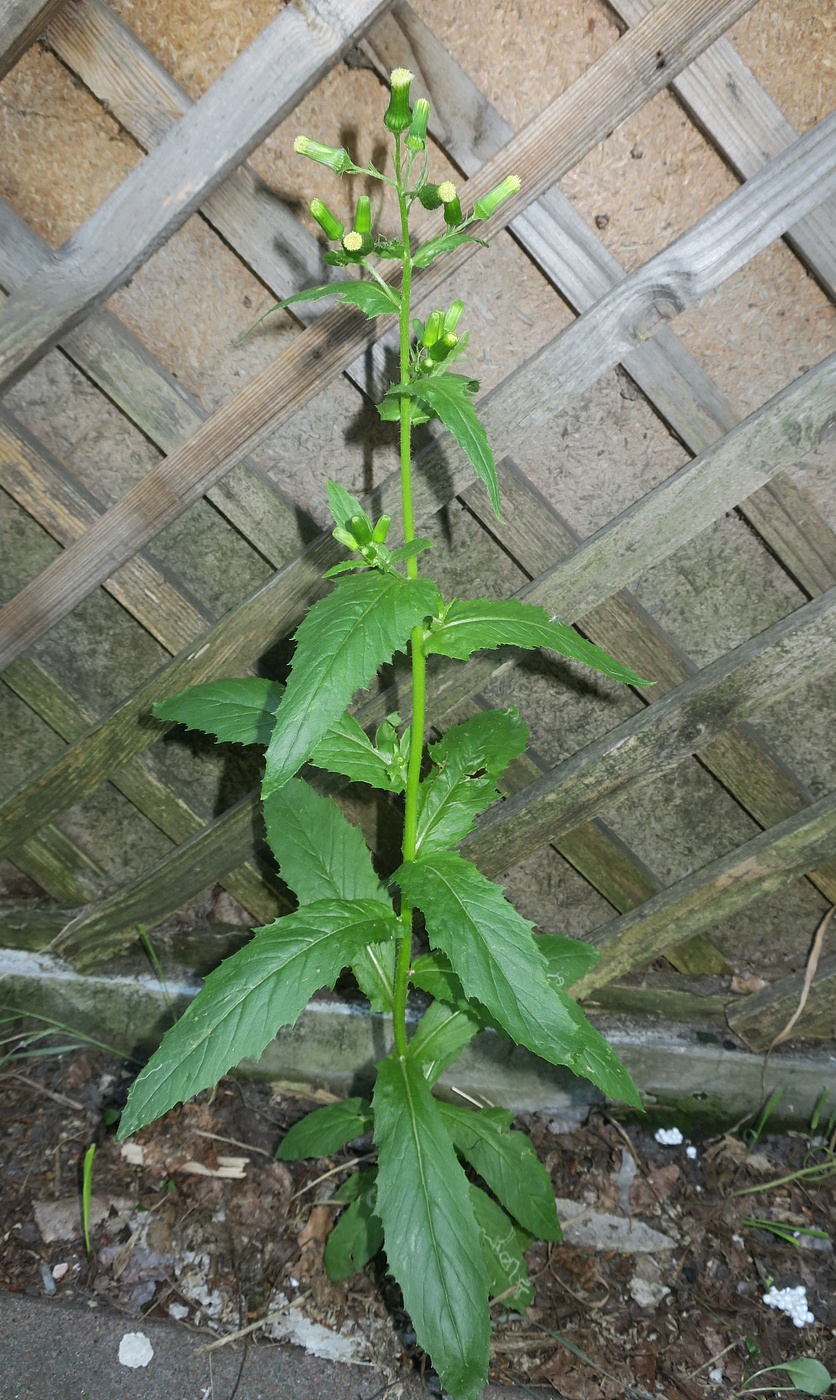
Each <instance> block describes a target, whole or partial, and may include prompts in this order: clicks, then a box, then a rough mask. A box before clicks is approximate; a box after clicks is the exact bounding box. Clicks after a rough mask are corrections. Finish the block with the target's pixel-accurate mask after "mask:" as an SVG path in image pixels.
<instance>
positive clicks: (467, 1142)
mask: <svg viewBox="0 0 836 1400" xmlns="http://www.w3.org/2000/svg"><path fill="white" fill-rule="evenodd" d="M439 1108H440V1110H441V1116H442V1118H443V1119H444V1124H445V1127H446V1128H447V1131H448V1133H449V1134H450V1139H451V1141H452V1143H453V1146H454V1147H455V1149H456V1151H457V1152H460V1153H461V1155H462V1157H464V1158H465V1160H466V1161H467V1162H469V1163H470V1165H471V1166H472V1167H475V1169H476V1171H477V1172H478V1173H479V1175H480V1176H481V1177H483V1178H484V1180H485V1181H486V1182H487V1183H488V1185H489V1186H490V1188H491V1190H492V1191H493V1193H494V1195H495V1196H498V1197H499V1199H500V1201H501V1202H502V1204H503V1205H504V1206H505V1208H506V1210H509V1211H510V1212H511V1214H512V1215H513V1217H514V1219H515V1220H518V1221H519V1222H520V1224H521V1225H523V1226H524V1227H525V1229H526V1230H530V1231H531V1233H532V1235H536V1236H537V1238H538V1239H541V1240H559V1239H562V1238H563V1233H562V1231H561V1229H560V1225H559V1224H558V1220H557V1210H556V1208H555V1204H554V1190H553V1188H552V1184H551V1180H550V1178H549V1174H548V1172H547V1171H546V1168H545V1167H544V1166H543V1164H542V1162H541V1161H540V1160H539V1158H538V1156H537V1154H536V1152H535V1151H534V1148H533V1147H532V1145H531V1139H530V1138H527V1137H526V1135H525V1133H518V1132H515V1131H514V1130H513V1129H512V1127H511V1120H512V1115H511V1114H510V1113H509V1112H508V1111H507V1110H506V1109H504V1108H482V1109H478V1110H473V1109H470V1108H461V1107H459V1105H458V1104H450V1103H442V1104H439Z"/></svg>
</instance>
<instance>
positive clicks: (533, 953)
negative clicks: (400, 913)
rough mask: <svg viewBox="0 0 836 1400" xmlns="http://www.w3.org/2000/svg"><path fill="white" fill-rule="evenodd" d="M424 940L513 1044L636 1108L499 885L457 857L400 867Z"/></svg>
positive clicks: (626, 1083) (629, 1088)
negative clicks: (550, 975)
mask: <svg viewBox="0 0 836 1400" xmlns="http://www.w3.org/2000/svg"><path fill="white" fill-rule="evenodd" d="M393 880H394V881H396V882H397V883H398V884H399V885H400V886H401V888H402V890H403V892H404V894H405V895H406V897H407V899H408V900H409V903H410V904H411V905H412V907H413V908H418V909H421V910H422V911H423V914H424V919H425V922H426V926H427V936H428V938H429V940H430V943H431V944H432V945H433V946H434V947H438V948H440V949H441V950H442V952H444V953H446V954H447V957H448V958H449V959H450V962H451V963H452V965H453V969H454V971H455V972H456V973H457V974H458V976H459V978H460V979H461V983H462V986H463V987H464V990H465V992H466V993H467V995H468V996H469V997H475V998H476V1000H477V1001H480V1002H482V1004H483V1005H484V1006H485V1007H486V1008H487V1010H488V1011H489V1012H490V1013H491V1015H492V1016H495V1017H496V1019H497V1021H498V1022H499V1024H500V1025H501V1026H502V1027H503V1028H504V1029H505V1030H506V1031H507V1032H508V1034H509V1035H510V1036H511V1038H512V1040H515V1041H516V1042H517V1044H518V1045H525V1046H526V1048H527V1049H529V1050H532V1051H533V1052H534V1054H535V1055H540V1056H541V1057H542V1059H544V1060H548V1062H549V1064H553V1065H566V1066H568V1068H569V1069H571V1070H572V1072H573V1073H574V1074H580V1075H585V1077H586V1078H587V1079H590V1080H591V1081H592V1083H593V1084H597V1086H598V1088H599V1089H601V1090H603V1092H604V1093H605V1094H609V1095H610V1097H611V1098H615V1099H623V1100H624V1101H625V1102H627V1103H630V1104H633V1105H634V1106H635V1107H636V1108H640V1107H641V1100H640V1099H639V1096H638V1091H637V1089H636V1086H635V1085H634V1083H633V1081H632V1079H631V1078H630V1076H629V1074H628V1073H627V1071H626V1069H625V1068H624V1066H623V1065H622V1064H621V1063H620V1061H619V1060H618V1057H617V1056H616V1054H615V1051H614V1050H613V1049H612V1048H611V1046H609V1045H608V1044H607V1042H606V1040H604V1038H603V1036H601V1035H599V1034H598V1032H597V1031H596V1030H595V1029H594V1028H593V1027H592V1026H591V1025H590V1024H589V1022H588V1021H587V1019H586V1017H585V1015H584V1014H583V1012H582V1011H581V1009H580V1007H579V1006H577V1005H576V1004H575V1002H573V1001H572V1000H571V999H570V998H569V997H568V996H566V995H565V994H564V993H562V992H558V991H557V990H556V989H555V988H554V987H552V986H551V984H550V983H549V981H548V980H547V977H546V962H545V959H544V957H543V955H542V953H540V952H539V950H538V948H537V945H536V942H535V940H534V936H533V934H532V927H533V926H532V925H531V924H530V923H529V922H528V920H526V919H524V918H523V917H522V915H521V914H518V913H517V911H516V909H514V907H513V905H511V904H509V903H508V901H507V900H506V899H505V898H504V896H503V894H502V889H501V887H500V886H499V885H495V884H494V883H493V881H492V880H488V879H486V878H485V876H484V875H482V874H481V872H480V871H479V870H477V869H476V866H475V865H472V864H471V863H470V861H467V860H464V858H463V857H462V856H460V855H458V854H457V853H456V852H455V851H448V852H446V853H444V852H439V853H438V854H434V855H431V856H428V857H427V858H426V859H422V860H417V861H407V862H405V863H404V864H403V865H402V866H401V867H400V869H399V870H398V871H396V873H395V875H394V876H393Z"/></svg>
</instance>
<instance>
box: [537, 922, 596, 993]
mask: <svg viewBox="0 0 836 1400" xmlns="http://www.w3.org/2000/svg"><path fill="white" fill-rule="evenodd" d="M536 943H537V947H538V948H539V950H540V952H541V953H542V954H543V957H544V958H545V959H546V976H547V977H548V979H549V981H550V982H551V984H552V986H553V987H557V988H558V990H559V989H560V988H561V987H571V986H572V984H573V982H580V980H581V978H582V977H583V976H584V975H585V974H586V973H587V972H589V969H590V968H592V967H594V966H595V964H596V963H597V962H598V960H599V958H600V957H601V950H600V948H595V947H593V945H592V944H591V943H582V942H581V941H580V939H579V938H568V937H567V936H566V935H565V934H563V933H540V934H538V935H537V938H536Z"/></svg>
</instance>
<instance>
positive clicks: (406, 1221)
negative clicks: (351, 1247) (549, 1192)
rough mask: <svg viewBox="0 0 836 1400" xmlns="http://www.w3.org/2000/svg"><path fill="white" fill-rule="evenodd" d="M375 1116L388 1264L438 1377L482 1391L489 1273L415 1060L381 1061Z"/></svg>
mask: <svg viewBox="0 0 836 1400" xmlns="http://www.w3.org/2000/svg"><path fill="white" fill-rule="evenodd" d="M374 1117H375V1139H376V1141H377V1144H378V1150H379V1157H378V1172H377V1206H376V1210H377V1214H378V1215H379V1216H380V1219H381V1220H382V1222H383V1229H384V1235H385V1249H386V1257H387V1260H388V1261H389V1267H390V1268H391V1270H392V1273H393V1274H394V1276H395V1278H396V1279H397V1281H398V1283H399V1284H400V1286H401V1290H402V1292H403V1296H404V1303H405V1305H406V1308H407V1311H408V1312H409V1314H410V1317H411V1318H412V1323H413V1326H414V1328H415V1333H416V1336H417V1338H418V1341H419V1343H420V1344H421V1346H422V1347H423V1348H424V1349H425V1350H426V1351H427V1352H429V1355H430V1358H431V1360H432V1363H433V1365H434V1366H435V1368H436V1370H437V1371H438V1374H439V1376H440V1377H441V1381H442V1384H443V1385H444V1386H445V1387H446V1388H447V1389H448V1390H449V1391H450V1392H451V1394H452V1395H453V1396H455V1400H478V1397H479V1395H480V1394H481V1392H482V1389H483V1387H484V1386H485V1384H486V1382H487V1375H488V1350H489V1344H490V1314H489V1311H488V1278H487V1274H486V1272H485V1265H484V1263H483V1260H482V1249H481V1242H480V1238H479V1231H478V1229H477V1226H476V1222H475V1220H474V1216H473V1207H472V1205H471V1203H470V1197H469V1194H468V1189H467V1180H466V1178H465V1175H464V1172H463V1170H462V1168H461V1166H460V1165H459V1163H458V1161H457V1160H456V1154H455V1152H454V1151H453V1145H452V1143H451V1142H450V1138H449V1137H448V1135H447V1132H446V1130H445V1128H444V1124H443V1123H442V1121H441V1115H440V1113H439V1109H438V1104H437V1103H436V1101H435V1099H434V1098H433V1096H432V1094H431V1093H430V1089H429V1086H428V1084H427V1082H426V1080H425V1078H424V1075H423V1071H422V1069H421V1066H420V1065H419V1064H418V1063H417V1062H415V1061H411V1060H408V1059H401V1058H400V1057H398V1056H394V1055H393V1056H390V1057H389V1058H388V1059H386V1060H384V1061H383V1062H382V1064H381V1065H380V1066H379V1068H378V1074H377V1084H376V1086H375V1091H374Z"/></svg>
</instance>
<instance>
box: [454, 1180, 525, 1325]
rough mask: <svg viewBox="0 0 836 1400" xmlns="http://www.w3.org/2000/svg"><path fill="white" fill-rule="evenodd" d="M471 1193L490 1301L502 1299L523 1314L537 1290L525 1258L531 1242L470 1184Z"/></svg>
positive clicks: (488, 1199) (489, 1200)
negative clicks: (530, 1276) (488, 1283)
mask: <svg viewBox="0 0 836 1400" xmlns="http://www.w3.org/2000/svg"><path fill="white" fill-rule="evenodd" d="M469 1189H470V1204H471V1205H472V1206H473V1214H474V1216H475V1217H476V1224H477V1225H478V1227H479V1233H480V1235H481V1238H482V1258H483V1259H484V1261H485V1268H486V1269H487V1273H488V1279H489V1282H490V1293H491V1297H492V1298H500V1297H501V1298H502V1301H503V1303H504V1305H505V1307H506V1308H513V1309H514V1311H515V1312H518V1313H524V1312H525V1310H526V1308H529V1307H531V1304H532V1303H533V1302H534V1289H533V1287H532V1285H531V1281H530V1279H529V1277H528V1270H527V1269H526V1267H525V1259H524V1258H523V1255H524V1254H525V1251H526V1250H527V1249H528V1246H529V1244H530V1243H531V1238H530V1236H529V1235H528V1234H527V1233H526V1231H525V1230H521V1229H520V1228H519V1226H518V1225H515V1224H514V1222H513V1220H509V1219H508V1216H507V1215H506V1214H505V1211H504V1210H503V1209H502V1207H501V1206H498V1205H497V1204H496V1201H492V1200H491V1198H490V1196H488V1195H486V1193H485V1192H484V1191H480V1190H479V1187H478V1186H473V1185H472V1184H471V1186H470V1188H469Z"/></svg>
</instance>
